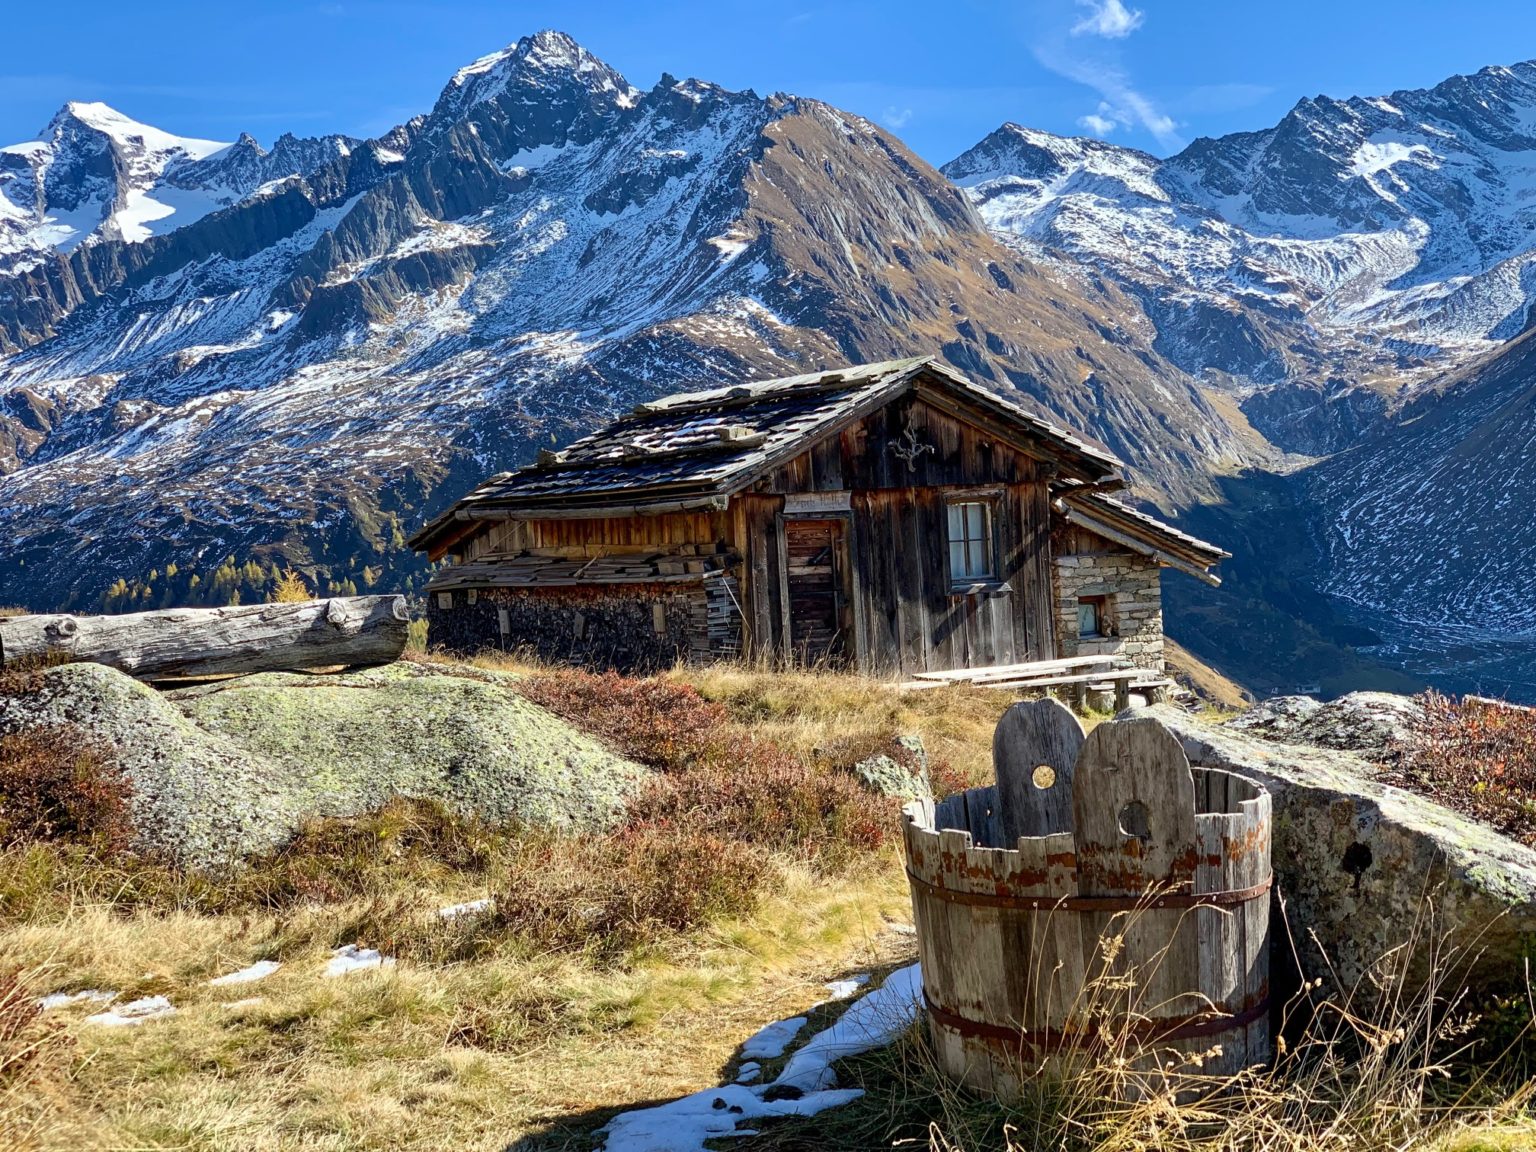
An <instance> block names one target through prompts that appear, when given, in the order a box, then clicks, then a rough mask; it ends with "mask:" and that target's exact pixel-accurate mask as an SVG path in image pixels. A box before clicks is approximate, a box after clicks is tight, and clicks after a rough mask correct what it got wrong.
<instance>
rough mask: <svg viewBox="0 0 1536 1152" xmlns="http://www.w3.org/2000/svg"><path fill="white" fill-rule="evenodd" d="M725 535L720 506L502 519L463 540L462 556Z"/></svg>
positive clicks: (608, 548) (654, 544) (719, 539)
mask: <svg viewBox="0 0 1536 1152" xmlns="http://www.w3.org/2000/svg"><path fill="white" fill-rule="evenodd" d="M730 539H731V522H730V516H729V514H728V513H725V512H674V513H669V514H667V515H663V516H621V517H612V518H606V519H590V520H589V519H577V520H507V521H502V522H495V523H492V524H491V526H490V528H489V529H488V530H487V531H485V532H482V533H480V534H479V535H477V536H475V537H474V538H473V539H471V540H470V541H468V542H467V543H466V546H465V554H464V558H465V559H467V560H470V559H474V558H475V557H477V556H483V555H486V554H488V553H493V552H506V553H515V552H520V551H522V550H523V549H524V548H570V549H573V550H576V549H584V548H585V549H590V550H593V551H596V550H598V549H601V550H603V551H604V552H605V553H611V552H613V551H615V550H618V549H624V548H634V549H637V550H646V551H665V550H666V549H668V548H671V547H675V546H678V545H683V544H694V545H711V546H713V545H722V546H723V545H725V544H727V543H728V542H729V540H730ZM710 550H711V551H713V550H714V548H713V547H711V548H710Z"/></svg>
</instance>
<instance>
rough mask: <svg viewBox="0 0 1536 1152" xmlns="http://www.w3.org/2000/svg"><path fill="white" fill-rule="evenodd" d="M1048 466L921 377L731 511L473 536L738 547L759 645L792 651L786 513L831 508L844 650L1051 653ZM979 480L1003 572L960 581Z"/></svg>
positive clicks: (882, 655) (484, 548)
mask: <svg viewBox="0 0 1536 1152" xmlns="http://www.w3.org/2000/svg"><path fill="white" fill-rule="evenodd" d="M1047 479H1048V468H1047V466H1045V465H1042V464H1041V463H1040V462H1039V461H1038V460H1036V459H1035V458H1033V457H1031V456H1030V455H1029V454H1028V453H1025V452H1022V451H1019V450H1018V449H1017V448H1014V447H1012V446H1010V445H1008V444H1007V443H1005V442H1004V441H1003V439H1002V438H1001V437H1000V435H998V434H996V433H994V432H993V431H990V430H988V429H986V428H984V427H978V426H977V425H975V424H974V423H971V422H968V421H966V420H962V419H960V418H958V416H957V415H955V414H952V413H950V412H948V411H945V410H942V409H941V407H940V406H938V404H937V402H936V401H934V399H933V398H932V397H928V396H925V395H924V394H923V393H922V392H921V390H920V391H919V392H918V393H917V394H914V395H909V396H906V397H903V398H901V399H900V400H897V401H896V402H894V403H892V404H890V405H888V406H887V407H886V408H883V409H881V410H879V411H877V412H875V413H873V414H871V415H870V416H868V417H866V418H865V419H864V420H862V421H860V422H858V423H856V424H853V425H851V426H849V427H848V428H845V429H843V430H842V431H841V432H840V433H839V434H836V435H831V436H828V437H826V438H824V439H822V440H820V441H818V442H817V443H815V444H812V445H810V446H809V447H808V448H807V450H806V451H804V452H802V453H801V454H800V455H799V456H797V457H795V458H794V459H793V460H791V461H789V462H788V463H786V464H784V465H782V466H781V467H779V468H777V469H776V470H774V471H773V472H772V473H770V474H769V475H768V476H766V477H764V478H763V480H762V481H760V482H759V483H758V484H757V485H755V486H754V488H753V490H752V491H750V492H746V493H743V494H741V495H738V496H736V497H735V498H733V499H732V501H731V506H730V509H729V511H726V512H697V513H672V514H667V515H660V516H628V517H617V518H613V519H571V520H535V521H528V522H517V521H513V522H508V523H504V524H494V525H492V526H491V527H489V528H488V529H487V530H486V531H484V532H482V533H480V534H479V535H478V536H477V537H476V538H475V539H474V540H472V541H470V542H469V543H468V545H467V546H466V558H469V559H472V558H474V557H476V556H481V555H485V554H487V553H502V552H506V553H515V552H518V551H521V550H523V549H560V550H566V549H568V550H572V551H575V552H584V553H586V554H591V555H599V554H601V555H611V554H613V553H615V552H622V551H624V550H626V549H633V550H636V551H640V550H670V549H673V548H676V549H679V550H692V549H698V550H700V551H703V550H708V551H710V552H714V551H717V550H718V551H731V552H734V553H735V554H737V555H738V556H740V558H741V561H740V565H739V567H738V568H737V569H736V575H737V577H738V579H739V581H740V594H741V609H742V617H743V637H742V639H743V647H744V650H745V652H746V654H747V655H749V656H754V657H769V658H784V657H785V656H787V655H789V654H790V653H791V650H792V648H793V646H794V645H793V637H792V633H793V632H794V623H793V620H792V613H791V610H790V604H789V600H790V599H791V591H792V586H791V581H792V580H793V579H794V577H793V576H792V574H791V573H790V571H789V570H788V567H787V560H786V539H785V537H786V529H785V525H786V523H787V522H788V521H790V520H793V519H794V518H795V517H797V516H801V517H803V516H822V515H830V516H834V517H836V518H838V519H839V521H840V522H841V523H843V524H844V525H845V528H844V532H843V541H842V545H841V547H842V548H843V554H844V555H845V556H846V559H847V566H846V571H845V572H844V573H842V574H841V575H842V578H841V585H840V589H839V591H840V595H841V596H843V597H845V598H846V599H847V602H848V604H849V606H850V608H851V611H850V612H847V613H845V614H844V616H843V620H842V625H843V633H842V634H841V635H840V636H839V637H838V638H837V645H836V647H838V648H840V649H841V652H842V654H843V655H846V656H847V657H850V658H852V659H853V661H854V662H855V663H856V665H857V666H858V667H860V668H861V669H864V670H867V671H871V672H882V673H883V672H903V673H911V672H917V671H935V670H941V669H948V668H965V667H979V666H985V665H990V664H1005V663H1013V662H1015V661H1020V660H1033V659H1048V658H1050V657H1052V656H1054V655H1056V650H1055V648H1056V645H1055V621H1054V612H1055V601H1054V598H1053V594H1052V566H1051V555H1050V508H1049V496H1048V493H1047V489H1046V481H1047ZM966 493H971V494H973V495H975V496H976V497H977V498H981V499H985V500H986V501H988V502H989V503H990V504H991V505H992V508H993V512H992V525H993V554H994V558H995V566H996V569H997V576H998V579H997V581H996V582H995V583H993V584H991V585H989V586H988V587H986V588H983V589H978V590H974V591H966V592H957V591H954V590H953V589H952V588H951V583H950V575H949V567H948V519H947V507H946V506H947V502H948V501H949V500H951V499H954V498H957V497H959V496H962V495H963V494H966ZM830 494H838V495H839V497H840V500H841V507H840V509H839V510H836V511H828V510H827V509H828V508H830V507H831V506H833V505H835V504H837V503H838V502H837V501H831V500H829V501H827V502H825V503H824V504H823V505H817V504H816V503H815V502H814V501H812V502H811V505H812V506H811V507H807V505H806V501H805V500H804V498H805V497H809V496H816V495H821V496H829V495H830ZM800 582H801V584H802V585H803V584H804V574H803V573H802V574H801V577H800ZM802 624H804V622H803V621H802ZM803 630H804V629H803V628H802V631H803ZM802 638H803V637H802ZM817 647H818V648H820V647H821V646H820V645H817Z"/></svg>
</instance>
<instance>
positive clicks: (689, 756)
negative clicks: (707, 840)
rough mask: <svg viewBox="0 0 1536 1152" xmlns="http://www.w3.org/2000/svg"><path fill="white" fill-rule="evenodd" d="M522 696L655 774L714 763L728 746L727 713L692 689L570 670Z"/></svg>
mask: <svg viewBox="0 0 1536 1152" xmlns="http://www.w3.org/2000/svg"><path fill="white" fill-rule="evenodd" d="M520 691H521V692H522V694H523V695H524V696H526V697H527V698H528V699H529V700H532V701H533V702H534V703H535V704H538V705H540V706H541V707H544V708H548V709H549V710H550V711H551V712H553V713H555V714H556V715H557V716H561V717H564V718H565V719H567V720H569V721H571V722H572V723H574V724H577V725H578V726H580V727H582V728H585V729H586V730H587V731H589V732H593V733H595V734H597V735H598V736H600V737H602V738H603V739H604V740H605V741H607V742H608V743H609V744H611V745H612V746H613V747H614V748H616V749H618V750H619V751H620V752H622V753H623V754H624V755H626V756H628V757H629V758H630V759H632V760H637V761H639V762H640V763H642V764H649V765H651V766H652V767H655V768H661V769H665V770H668V771H675V770H677V769H681V768H686V767H688V766H689V765H690V764H695V763H699V762H702V761H707V760H710V759H712V758H714V757H716V756H718V755H720V754H721V753H722V752H723V751H724V750H725V748H726V746H727V743H728V736H727V725H728V723H729V721H728V717H727V715H726V711H725V708H724V707H723V706H722V705H720V704H714V703H711V702H710V701H708V700H705V699H704V697H702V696H700V695H699V693H698V690H697V689H695V688H693V687H692V686H691V685H687V684H674V683H672V682H671V681H669V680H664V679H661V678H659V677H648V678H646V679H643V680H637V679H631V678H630V677H627V676H620V675H618V674H617V673H615V672H604V673H602V674H600V675H599V674H594V673H592V672H583V671H580V670H578V669H574V668H572V669H560V670H557V671H553V672H546V673H541V674H540V675H538V676H534V677H531V678H530V679H529V680H528V681H527V683H525V684H524V685H522V686H521V688H520Z"/></svg>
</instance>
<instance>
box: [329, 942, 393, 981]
mask: <svg viewBox="0 0 1536 1152" xmlns="http://www.w3.org/2000/svg"><path fill="white" fill-rule="evenodd" d="M394 963H395V958H394V957H393V956H385V955H383V954H382V953H381V952H380V951H379V950H378V949H377V948H364V947H362V946H361V945H359V944H343V945H342V946H341V947H340V948H337V949H336V950H335V951H334V952H332V953H331V959H330V961H329V962H328V963H327V964H326V966H325V971H324V972H323V973H322V975H324V976H349V975H351V974H352V973H353V972H363V971H366V970H367V969H369V968H389V967H392V966H393V965H394Z"/></svg>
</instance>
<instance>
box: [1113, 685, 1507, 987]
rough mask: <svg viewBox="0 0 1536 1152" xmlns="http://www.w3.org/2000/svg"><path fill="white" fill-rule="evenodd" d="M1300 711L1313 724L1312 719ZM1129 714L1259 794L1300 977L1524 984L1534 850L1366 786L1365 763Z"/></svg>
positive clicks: (1163, 712) (1408, 796)
mask: <svg viewBox="0 0 1536 1152" xmlns="http://www.w3.org/2000/svg"><path fill="white" fill-rule="evenodd" d="M1356 703H1358V701H1356ZM1330 707H1331V706H1330ZM1270 711H1271V712H1276V711H1278V710H1277V709H1273V708H1272V709H1270ZM1293 711H1295V710H1293ZM1304 711H1305V712H1306V713H1307V714H1308V716H1309V717H1310V718H1311V722H1313V723H1319V721H1318V712H1317V710H1314V709H1304ZM1334 711H1336V712H1337V711H1340V710H1339V709H1337V708H1335V709H1334ZM1137 714H1138V715H1152V716H1156V717H1157V718H1158V719H1159V720H1161V721H1163V723H1164V724H1166V725H1167V726H1168V727H1169V728H1170V729H1171V730H1172V731H1173V732H1174V733H1175V735H1177V736H1178V737H1179V739H1180V741H1181V742H1182V743H1183V745H1184V750H1185V752H1186V754H1187V755H1188V756H1189V759H1190V763H1191V764H1193V765H1196V766H1197V767H1207V768H1221V769H1227V770H1229V771H1233V772H1240V773H1242V774H1243V775H1246V776H1250V777H1254V778H1256V779H1258V780H1260V781H1262V782H1263V783H1264V784H1265V785H1266V786H1267V787H1268V788H1269V789H1270V791H1271V793H1272V794H1273V796H1274V869H1275V879H1276V883H1277V885H1278V886H1279V889H1280V892H1281V895H1282V897H1283V899H1284V901H1285V907H1286V911H1287V913H1288V916H1289V920H1290V936H1291V937H1292V938H1293V939H1294V940H1295V943H1296V946H1297V952H1298V954H1299V959H1300V961H1301V964H1302V968H1303V970H1304V971H1305V972H1306V973H1307V975H1309V976H1316V977H1322V978H1323V979H1325V981H1330V982H1334V983H1336V984H1337V985H1338V986H1339V987H1340V990H1341V991H1350V990H1353V989H1355V988H1356V987H1359V986H1361V984H1362V981H1366V982H1368V981H1369V980H1370V979H1371V978H1372V976H1373V974H1374V975H1375V976H1378V977H1379V976H1382V975H1383V974H1390V972H1392V971H1393V970H1394V965H1396V964H1406V965H1408V969H1407V970H1408V971H1409V973H1410V974H1411V975H1412V976H1415V977H1418V976H1422V975H1423V974H1424V973H1425V972H1426V971H1427V969H1428V965H1429V963H1430V960H1431V958H1432V957H1438V958H1439V961H1440V962H1441V963H1443V964H1444V965H1445V966H1447V967H1451V968H1454V969H1456V970H1457V971H1458V973H1460V974H1462V975H1465V976H1466V977H1468V978H1469V979H1470V980H1471V981H1472V982H1473V983H1474V984H1476V985H1477V986H1479V987H1484V988H1492V987H1498V986H1501V985H1506V986H1507V985H1509V984H1511V983H1515V982H1518V981H1520V980H1522V979H1523V978H1524V961H1525V958H1526V956H1527V955H1528V952H1529V941H1530V939H1531V938H1532V934H1533V933H1536V851H1532V850H1531V849H1529V848H1526V847H1524V846H1523V845H1520V844H1517V843H1515V842H1514V841H1512V840H1509V839H1507V838H1506V837H1504V836H1501V835H1499V834H1498V833H1496V832H1494V831H1492V830H1491V829H1489V828H1486V827H1484V826H1483V825H1481V824H1478V823H1476V822H1475V821H1472V820H1469V819H1467V818H1466V817H1464V816H1460V815H1458V814H1457V813H1455V812H1452V811H1450V810H1449V809H1446V808H1442V807H1441V806H1440V805H1438V804H1434V803H1431V802H1430V801H1428V800H1425V799H1423V798H1421V797H1419V796H1415V795H1413V794H1412V793H1410V792H1406V791H1404V790H1402V789H1400V788H1394V787H1391V786H1389V785H1384V784H1380V783H1377V782H1376V781H1375V780H1374V779H1373V778H1372V777H1373V776H1374V775H1375V774H1376V769H1375V766H1374V765H1373V764H1372V763H1371V762H1370V761H1369V760H1367V759H1364V758H1362V757H1361V756H1359V755H1356V754H1355V753H1353V752H1349V751H1344V750H1342V749H1338V748H1320V747H1314V746H1306V745H1302V744H1289V743H1279V742H1275V741H1273V740H1266V739H1263V738H1260V737H1259V736H1257V735H1255V734H1254V733H1253V732H1252V731H1245V730H1244V728H1245V727H1249V728H1252V727H1255V726H1256V724H1257V722H1256V720H1255V718H1254V717H1249V718H1248V720H1247V721H1246V722H1245V721H1242V720H1240V721H1237V722H1233V723H1229V724H1225V725H1214V724H1209V723H1205V722H1203V721H1200V720H1196V719H1194V718H1193V717H1190V716H1188V715H1186V714H1184V713H1182V712H1180V711H1178V710H1177V709H1175V708H1170V707H1168V706H1166V705H1158V706H1155V707H1154V708H1152V709H1151V710H1150V711H1139V712H1138V713H1137ZM1307 723H1308V720H1307V718H1306V717H1304V718H1303V719H1302V720H1301V721H1299V722H1298V723H1297V725H1296V727H1298V728H1303V729H1304V728H1305V726H1306V724H1307ZM1257 726H1259V727H1262V725H1257ZM1324 727H1325V728H1326V730H1327V732H1328V733H1329V734H1331V735H1332V736H1333V737H1334V738H1336V739H1342V736H1341V734H1340V732H1341V730H1339V729H1336V728H1333V727H1331V726H1328V725H1325V726H1324ZM1289 730H1291V731H1294V730H1296V729H1295V728H1291V729H1289ZM1315 734H1316V733H1314V735H1315ZM1377 735H1379V733H1373V732H1372V731H1371V730H1369V728H1367V730H1366V731H1365V732H1364V733H1363V735H1362V739H1363V740H1364V742H1365V743H1366V745H1367V746H1368V747H1369V746H1370V742H1371V740H1372V739H1374V738H1375V737H1376V736H1377ZM1275 939H1276V941H1277V942H1282V941H1284V939H1285V934H1284V932H1283V931H1281V930H1279V929H1278V928H1277V930H1276V933H1275ZM1279 946H1281V947H1283V946H1284V945H1283V943H1281V944H1279Z"/></svg>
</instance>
